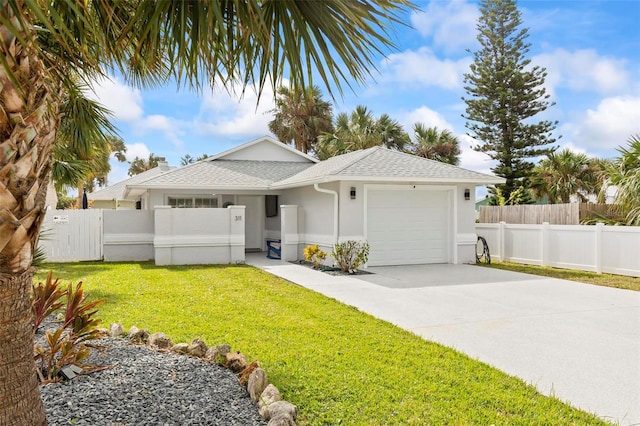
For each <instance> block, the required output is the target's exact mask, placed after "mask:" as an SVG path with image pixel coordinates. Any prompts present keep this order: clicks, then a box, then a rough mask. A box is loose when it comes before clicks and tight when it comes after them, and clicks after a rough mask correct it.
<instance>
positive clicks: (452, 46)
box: [411, 0, 480, 52]
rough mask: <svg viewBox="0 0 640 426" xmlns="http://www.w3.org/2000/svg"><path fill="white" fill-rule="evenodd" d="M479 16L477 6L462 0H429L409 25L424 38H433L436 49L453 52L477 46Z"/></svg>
mask: <svg viewBox="0 0 640 426" xmlns="http://www.w3.org/2000/svg"><path fill="white" fill-rule="evenodd" d="M479 16H480V12H479V10H478V8H477V6H476V5H475V4H472V3H469V2H466V1H464V0H462V1H460V0H453V1H441V0H432V1H431V2H429V5H428V6H427V7H426V9H425V10H424V11H419V12H413V13H412V14H411V24H412V26H413V27H414V28H415V29H416V30H417V31H418V32H419V33H420V34H422V35H423V36H425V37H433V45H434V46H435V47H439V48H442V49H444V50H445V51H447V52H453V51H459V50H462V49H467V48H469V47H470V46H472V45H474V44H475V43H476V23H477V21H478V17H479Z"/></svg>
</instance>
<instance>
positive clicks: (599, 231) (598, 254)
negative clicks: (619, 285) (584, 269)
mask: <svg viewBox="0 0 640 426" xmlns="http://www.w3.org/2000/svg"><path fill="white" fill-rule="evenodd" d="M603 229H604V223H602V222H598V223H596V226H595V233H596V238H595V240H596V243H595V246H596V273H598V274H601V273H602V230H603Z"/></svg>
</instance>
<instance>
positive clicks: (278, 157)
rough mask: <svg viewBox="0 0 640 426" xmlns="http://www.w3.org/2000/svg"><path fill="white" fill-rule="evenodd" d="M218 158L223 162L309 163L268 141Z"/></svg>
mask: <svg viewBox="0 0 640 426" xmlns="http://www.w3.org/2000/svg"><path fill="white" fill-rule="evenodd" d="M220 158H221V159H222V158H224V159H225V160H255V161H294V162H301V163H308V162H310V161H309V160H308V159H306V158H304V157H302V156H301V155H298V154H296V153H295V152H291V151H290V150H288V149H286V148H285V147H284V146H283V147H279V146H278V145H276V144H274V143H272V142H269V141H263V142H258V143H256V144H254V145H251V146H248V147H244V148H242V149H241V150H238V151H235V152H232V153H230V154H227V155H225V156H223V157H220Z"/></svg>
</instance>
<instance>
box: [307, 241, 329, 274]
mask: <svg viewBox="0 0 640 426" xmlns="http://www.w3.org/2000/svg"><path fill="white" fill-rule="evenodd" d="M326 258H327V253H325V252H324V251H322V250H320V247H319V246H318V245H317V244H312V245H308V246H306V247H305V248H304V260H306V261H307V262H311V263H313V267H314V268H315V269H319V268H320V261H321V260H325V259H326Z"/></svg>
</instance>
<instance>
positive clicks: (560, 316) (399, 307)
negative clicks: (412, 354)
mask: <svg viewBox="0 0 640 426" xmlns="http://www.w3.org/2000/svg"><path fill="white" fill-rule="evenodd" d="M247 262H248V263H250V264H254V265H256V266H258V267H261V268H263V269H265V270H267V271H269V272H272V273H274V274H275V275H279V276H281V277H283V278H286V279H288V280H290V281H293V282H296V283H298V284H300V285H303V286H305V287H308V288H310V289H312V290H315V291H318V292H320V293H322V294H325V295H326V296H329V297H332V298H335V299H337V300H339V301H341V302H344V303H346V304H349V305H352V306H355V307H357V308H359V309H361V310H363V311H365V312H368V313H370V314H372V315H374V316H376V317H378V318H381V319H384V320H387V321H389V322H391V323H394V324H396V325H398V326H400V327H402V328H404V329H407V330H409V331H412V332H414V333H416V334H418V335H420V336H422V337H424V338H425V339H429V340H433V341H436V342H440V343H442V344H444V345H446V346H449V347H452V348H455V349H457V350H460V351H461V352H464V353H466V354H468V355H469V356H471V357H473V358H477V359H479V360H481V361H484V362H486V363H488V364H490V365H493V366H495V367H497V368H498V369H500V370H502V371H504V372H506V373H509V374H511V375H514V376H517V377H520V378H521V379H523V380H524V381H526V382H527V383H530V384H532V385H534V386H536V387H537V388H538V389H539V390H540V392H542V393H544V394H546V395H555V396H556V397H558V398H559V399H561V400H563V401H566V402H568V403H570V404H571V405H573V406H576V407H579V408H582V409H584V410H587V411H590V412H594V413H596V414H597V415H599V416H600V417H602V418H604V419H607V420H611V421H613V422H618V423H619V424H621V425H631V424H638V423H640V293H638V292H632V291H628V290H618V289H612V288H606V287H598V286H594V285H588V284H581V283H575V282H571V281H564V280H558V279H552V278H544V277H538V276H533V275H527V274H520V273H515V272H507V271H500V270H493V269H485V268H480V267H477V266H472V265H420V266H393V267H372V268H370V269H369V271H370V272H373V274H371V275H359V276H357V277H344V276H337V277H336V276H331V275H328V274H324V273H321V272H316V271H313V270H310V269H308V268H305V267H301V266H297V265H293V264H290V263H285V262H277V261H275V262H274V261H269V260H266V259H264V260H263V258H262V257H253V256H251V257H249V256H248V258H247Z"/></svg>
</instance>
